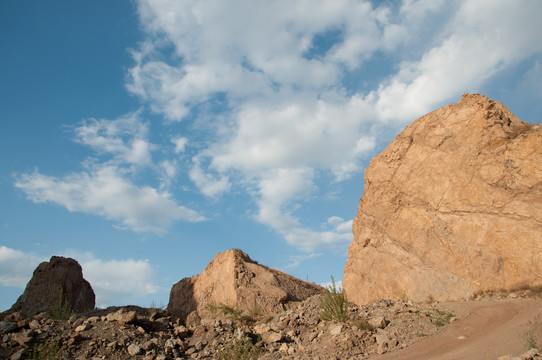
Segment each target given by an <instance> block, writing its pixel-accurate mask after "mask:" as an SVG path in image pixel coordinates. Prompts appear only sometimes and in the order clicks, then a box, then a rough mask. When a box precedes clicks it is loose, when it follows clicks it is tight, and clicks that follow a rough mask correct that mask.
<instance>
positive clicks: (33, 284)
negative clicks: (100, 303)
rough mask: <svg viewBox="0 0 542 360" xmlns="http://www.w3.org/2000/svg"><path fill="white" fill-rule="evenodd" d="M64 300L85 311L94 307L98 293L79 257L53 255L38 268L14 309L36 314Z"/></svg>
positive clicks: (77, 309) (77, 310)
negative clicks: (77, 259)
mask: <svg viewBox="0 0 542 360" xmlns="http://www.w3.org/2000/svg"><path fill="white" fill-rule="evenodd" d="M60 297H62V298H63V299H61V298H60ZM60 302H63V303H67V304H69V306H70V308H71V310H72V311H75V312H84V311H88V310H93V309H94V306H95V303H96V295H95V294H94V291H93V290H92V287H91V286H90V284H89V282H88V281H86V280H85V279H84V278H83V270H82V269H81V265H79V263H78V262H77V261H75V260H74V259H71V258H65V257H62V256H53V257H51V260H49V261H48V262H47V261H45V262H42V263H41V264H39V265H38V267H37V268H36V270H34V274H33V275H32V278H31V279H30V281H29V282H28V284H27V285H26V289H25V291H24V293H23V294H22V295H21V296H20V297H19V299H18V300H17V302H16V303H15V304H14V305H13V306H12V308H11V309H10V312H16V311H17V312H21V313H23V314H25V315H26V316H33V315H35V314H38V313H40V312H44V311H49V310H50V309H51V308H55V307H56V306H58V304H59V303H60Z"/></svg>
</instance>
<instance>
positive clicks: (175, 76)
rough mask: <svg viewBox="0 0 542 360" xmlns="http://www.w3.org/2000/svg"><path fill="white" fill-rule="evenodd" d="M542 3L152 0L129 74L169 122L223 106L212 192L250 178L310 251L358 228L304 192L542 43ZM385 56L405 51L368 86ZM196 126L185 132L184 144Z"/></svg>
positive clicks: (205, 183) (208, 171)
mask: <svg viewBox="0 0 542 360" xmlns="http://www.w3.org/2000/svg"><path fill="white" fill-rule="evenodd" d="M541 7H542V5H541V3H540V2H535V1H528V0H525V1H521V2H519V3H511V2H506V1H494V2H491V3H487V2H483V3H481V2H479V1H476V0H464V1H461V2H455V3H449V2H445V1H440V0H439V1H429V0H405V1H403V2H401V3H400V4H398V3H393V2H392V3H389V2H385V3H377V2H370V1H364V0H337V1H326V0H317V1H315V2H314V1H313V2H311V3H310V4H308V3H307V2H306V1H305V0H294V1H291V0H288V1H286V0H278V1H260V2H257V3H253V2H247V1H242V0H239V1H237V0H236V1H233V2H228V3H223V2H217V1H214V0H202V1H197V2H195V1H183V2H175V1H164V0H139V2H138V10H139V14H140V18H141V21H142V24H143V27H144V29H145V30H146V32H147V38H146V39H145V41H144V42H143V43H142V45H141V46H140V48H139V49H137V50H134V51H133V56H134V60H135V66H134V67H133V68H132V69H130V72H129V81H128V84H127V88H128V89H129V90H130V91H131V92H132V93H134V94H136V95H138V96H139V97H140V98H141V99H143V100H144V101H146V102H147V103H148V104H150V107H151V109H152V110H153V111H155V112H157V113H159V114H162V115H163V116H164V118H165V119H166V121H167V122H171V121H181V120H185V119H192V118H194V117H195V118H197V119H201V118H209V119H211V120H209V121H210V125H209V126H208V129H213V125H215V128H216V129H218V130H216V131H215V132H214V133H213V131H212V130H210V132H211V134H207V135H208V136H209V138H210V139H211V140H210V141H209V142H207V143H206V144H204V145H201V144H200V145H201V147H202V149H201V150H200V151H199V153H197V154H196V156H194V157H193V158H192V159H193V163H192V164H191V170H190V171H189V177H190V179H191V180H192V181H193V182H194V184H195V185H196V187H197V188H198V189H199V190H200V192H202V193H203V194H204V195H206V196H210V197H216V196H219V195H220V194H223V193H225V192H227V191H229V190H230V189H231V188H232V187H233V186H240V187H244V188H245V190H246V191H247V192H248V193H249V194H251V195H252V196H253V199H254V201H255V203H256V204H257V206H258V210H257V212H256V214H255V219H256V220H257V221H259V222H261V223H262V224H265V225H267V226H270V227H271V228H273V229H275V230H276V231H277V232H278V233H280V234H281V235H283V237H284V239H285V240H286V241H287V242H288V243H290V244H292V245H294V246H297V247H299V248H303V249H306V250H309V251H310V250H313V249H315V247H318V246H321V245H323V244H335V243H342V242H344V241H347V240H348V239H349V238H350V236H351V235H350V234H349V231H347V229H348V228H349V226H350V225H351V224H349V223H348V221H342V222H341V223H340V224H337V226H336V227H335V228H329V226H331V225H332V224H331V223H329V222H328V223H325V224H324V225H326V226H327V227H326V226H324V228H325V230H313V229H310V228H307V227H305V226H303V219H301V218H299V217H297V216H296V210H297V208H298V207H299V206H301V204H302V198H303V196H306V195H307V194H315V193H317V192H318V182H317V181H316V180H315V179H316V178H317V177H319V176H320V175H321V174H331V175H332V176H333V178H334V181H337V182H340V181H343V180H345V179H349V178H350V177H351V176H352V175H353V174H359V173H360V171H361V170H362V169H361V165H360V163H361V161H362V160H363V159H364V158H365V157H367V156H370V155H373V152H374V150H375V148H376V146H377V142H378V138H377V136H378V134H379V133H382V132H385V131H386V129H389V128H393V129H394V131H395V130H397V129H398V128H400V127H402V126H403V125H404V123H405V122H407V121H412V120H413V119H415V118H417V117H419V116H421V115H423V114H425V113H427V112H428V111H430V110H433V109H434V108H435V107H437V106H440V105H443V104H444V103H445V102H448V101H449V100H450V99H453V98H454V97H456V96H459V95H460V94H462V93H464V92H465V91H471V92H474V91H478V89H479V87H480V86H482V85H483V84H484V83H485V82H486V81H488V80H489V79H490V78H491V77H492V76H494V75H495V74H497V73H498V72H499V71H500V70H502V69H504V68H506V67H507V66H510V65H512V64H514V63H517V62H519V61H521V60H524V59H527V58H529V56H531V55H532V54H535V53H537V52H540V51H541V49H542V45H541V43H540V42H539V41H538V39H537V34H538V33H539V32H540V25H538V24H539V22H538V19H537V14H539V13H540V11H541V10H542V9H541ZM164 49H166V51H164ZM375 56H380V57H385V58H386V59H392V60H391V61H390V64H386V65H385V66H389V67H390V68H391V69H393V73H392V75H391V76H388V77H386V78H382V79H380V81H379V82H376V83H375V84H376V85H374V86H372V87H371V88H368V89H365V90H364V91H361V90H359V89H360V88H361V87H356V85H352V83H354V82H355V81H359V82H363V80H364V79H363V78H362V77H361V76H360V75H359V74H363V71H364V70H365V69H364V66H366V64H367V63H369V62H371V61H375ZM351 78H353V79H351ZM347 82H348V83H349V85H347V84H346V83H347ZM217 98H220V99H223V100H222V101H223V102H225V104H222V105H221V106H222V107H223V108H222V109H221V111H222V113H221V114H220V117H221V118H225V119H226V122H227V123H228V127H227V129H228V131H224V128H225V127H224V126H223V124H222V123H218V120H217V121H213V120H212V119H213V116H212V114H211V115H210V114H205V111H210V112H212V106H210V107H209V106H202V104H209V103H212V102H213V101H215V100H216V99H217ZM206 109H211V110H206ZM189 115H190V116H189ZM189 137H190V136H189V135H185V134H183V136H182V137H180V136H179V137H174V138H173V139H174V140H173V143H174V144H175V151H174V152H175V153H176V154H180V153H182V152H184V151H185V146H186V144H187V142H188V141H192V139H190V140H189ZM330 215H332V214H330Z"/></svg>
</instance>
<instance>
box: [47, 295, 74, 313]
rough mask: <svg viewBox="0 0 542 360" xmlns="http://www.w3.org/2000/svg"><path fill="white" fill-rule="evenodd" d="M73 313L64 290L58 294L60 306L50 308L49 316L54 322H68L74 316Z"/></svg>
mask: <svg viewBox="0 0 542 360" xmlns="http://www.w3.org/2000/svg"><path fill="white" fill-rule="evenodd" d="M72 313H73V311H72V308H71V305H70V302H69V301H68V298H67V297H66V296H64V292H63V291H62V288H60V290H59V292H58V304H57V306H55V307H53V306H50V307H49V315H50V316H51V318H52V319H53V320H68V319H69V318H70V316H71V315H72Z"/></svg>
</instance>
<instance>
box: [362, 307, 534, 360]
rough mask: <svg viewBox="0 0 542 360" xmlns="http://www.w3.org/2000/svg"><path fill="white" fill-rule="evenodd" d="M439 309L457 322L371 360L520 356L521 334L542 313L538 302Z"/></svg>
mask: <svg viewBox="0 0 542 360" xmlns="http://www.w3.org/2000/svg"><path fill="white" fill-rule="evenodd" d="M439 308H440V309H441V310H448V311H453V312H454V313H455V314H456V316H457V318H458V320H457V321H455V322H453V323H452V324H451V325H449V328H448V329H447V330H446V331H445V332H443V333H441V334H439V335H436V336H434V337H430V338H427V339H424V340H421V341H420V342H418V343H416V344H414V345H412V346H410V347H409V348H407V349H404V350H399V351H396V352H390V353H388V354H384V355H381V356H377V357H374V358H372V360H392V359H393V360H433V359H434V360H436V359H438V360H456V359H457V360H459V359H461V360H464V359H480V360H485V359H490V360H495V359H497V358H498V357H499V356H502V355H508V354H516V355H517V354H521V353H523V352H525V351H526V349H525V346H524V343H523V337H522V334H523V333H524V332H525V331H526V330H527V328H528V327H527V323H528V321H529V320H531V319H532V318H533V317H534V316H535V315H537V314H539V313H542V299H534V300H491V301H467V302H457V303H443V304H440V305H439Z"/></svg>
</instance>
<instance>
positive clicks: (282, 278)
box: [167, 249, 323, 318]
mask: <svg viewBox="0 0 542 360" xmlns="http://www.w3.org/2000/svg"><path fill="white" fill-rule="evenodd" d="M322 291H323V288H321V287H320V286H318V285H315V284H311V283H308V282H305V281H302V280H299V279H297V278H295V277H293V276H290V275H288V274H285V273H283V272H280V271H278V270H275V269H271V268H269V267H266V266H263V265H260V264H258V263H257V262H255V261H253V260H252V259H251V258H250V257H249V256H248V255H247V254H246V253H244V252H242V251H241V250H238V249H231V250H227V251H225V252H223V253H220V254H217V255H216V256H215V257H214V258H213V260H212V261H211V262H210V263H209V264H208V265H207V267H206V268H205V269H204V270H203V272H202V273H201V274H199V275H194V276H192V277H190V278H184V279H182V280H181V281H179V282H178V283H176V284H174V285H173V287H172V289H171V293H170V299H169V304H168V308H167V309H168V311H169V312H170V313H171V314H175V315H177V316H179V317H181V318H186V317H187V316H188V315H189V314H190V313H192V312H194V311H195V312H197V313H198V316H200V317H205V316H208V315H209V312H210V311H211V310H210V308H209V307H213V306H221V305H224V306H228V307H231V308H233V309H236V310H239V311H251V310H252V309H254V308H258V309H260V310H261V311H264V312H268V313H277V312H280V311H282V310H284V308H285V307H288V306H289V305H290V304H292V303H295V302H299V301H302V300H305V299H307V298H308V297H310V296H312V295H315V294H318V293H321V292H322Z"/></svg>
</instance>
